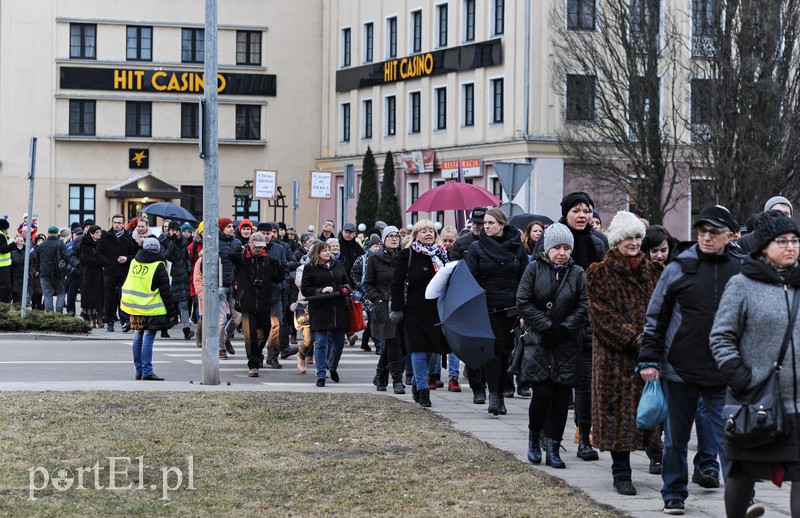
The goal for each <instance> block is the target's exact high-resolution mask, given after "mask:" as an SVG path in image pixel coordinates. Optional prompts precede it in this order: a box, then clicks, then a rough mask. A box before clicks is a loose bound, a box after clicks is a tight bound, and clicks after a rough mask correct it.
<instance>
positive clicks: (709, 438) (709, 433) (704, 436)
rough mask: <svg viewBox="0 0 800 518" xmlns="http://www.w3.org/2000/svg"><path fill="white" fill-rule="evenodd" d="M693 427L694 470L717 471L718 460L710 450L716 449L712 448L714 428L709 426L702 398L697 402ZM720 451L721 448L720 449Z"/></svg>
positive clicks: (721, 458) (724, 469)
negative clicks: (695, 436) (694, 442)
mask: <svg viewBox="0 0 800 518" xmlns="http://www.w3.org/2000/svg"><path fill="white" fill-rule="evenodd" d="M694 429H695V432H696V433H697V453H696V454H695V455H694V459H693V462H692V464H694V471H695V472H699V471H715V472H717V473H719V467H720V465H719V462H717V456H716V455H712V454H711V451H716V450H715V448H714V444H715V442H714V430H713V428H712V426H711V421H710V419H709V417H708V411H707V410H706V406H705V405H704V404H703V400H702V398H701V399H700V400H699V401H698V403H697V415H695V418H694ZM720 452H722V449H720ZM720 460H722V461H724V460H725V454H724V453H723V454H722V455H721V456H720ZM722 468H723V469H722V472H723V474H724V473H727V471H728V470H727V466H725V465H724V464H723V466H722Z"/></svg>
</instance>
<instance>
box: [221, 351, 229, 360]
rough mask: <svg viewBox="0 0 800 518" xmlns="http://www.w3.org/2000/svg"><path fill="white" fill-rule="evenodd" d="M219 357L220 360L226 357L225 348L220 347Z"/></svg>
mask: <svg viewBox="0 0 800 518" xmlns="http://www.w3.org/2000/svg"><path fill="white" fill-rule="evenodd" d="M219 359H220V360H227V359H228V354H227V353H226V352H225V349H220V350H219Z"/></svg>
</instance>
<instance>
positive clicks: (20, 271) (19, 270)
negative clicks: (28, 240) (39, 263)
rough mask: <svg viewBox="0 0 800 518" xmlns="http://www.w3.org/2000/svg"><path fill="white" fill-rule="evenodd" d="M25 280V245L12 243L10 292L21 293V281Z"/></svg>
mask: <svg viewBox="0 0 800 518" xmlns="http://www.w3.org/2000/svg"><path fill="white" fill-rule="evenodd" d="M24 280H25V247H24V246H23V247H22V248H21V249H20V248H18V247H17V245H14V248H12V249H11V293H22V281H24Z"/></svg>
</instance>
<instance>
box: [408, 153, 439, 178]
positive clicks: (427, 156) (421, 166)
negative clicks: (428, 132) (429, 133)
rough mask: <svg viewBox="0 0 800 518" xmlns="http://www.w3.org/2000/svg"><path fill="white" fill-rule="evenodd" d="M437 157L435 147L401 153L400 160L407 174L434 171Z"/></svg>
mask: <svg viewBox="0 0 800 518" xmlns="http://www.w3.org/2000/svg"><path fill="white" fill-rule="evenodd" d="M435 158H436V151H434V150H433V149H425V150H423V151H404V152H402V153H400V160H401V161H402V162H403V169H405V171H406V173H407V174H419V173H432V172H433V162H434V159H435Z"/></svg>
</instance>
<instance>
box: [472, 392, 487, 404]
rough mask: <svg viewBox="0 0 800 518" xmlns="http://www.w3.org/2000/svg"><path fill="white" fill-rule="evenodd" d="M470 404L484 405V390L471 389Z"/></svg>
mask: <svg viewBox="0 0 800 518" xmlns="http://www.w3.org/2000/svg"><path fill="white" fill-rule="evenodd" d="M472 402H473V403H474V404H476V405H484V404H486V390H485V389H482V388H477V389H472Z"/></svg>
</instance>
